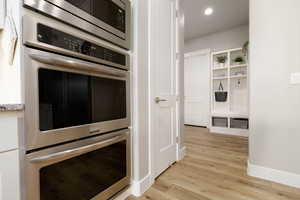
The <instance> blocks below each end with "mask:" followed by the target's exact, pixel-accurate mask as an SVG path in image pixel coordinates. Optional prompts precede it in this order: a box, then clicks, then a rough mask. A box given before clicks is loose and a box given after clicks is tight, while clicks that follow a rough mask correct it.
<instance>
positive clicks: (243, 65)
mask: <svg viewBox="0 0 300 200" xmlns="http://www.w3.org/2000/svg"><path fill="white" fill-rule="evenodd" d="M247 66H248V65H247V64H241V65H231V66H230V69H236V68H243V67H247Z"/></svg>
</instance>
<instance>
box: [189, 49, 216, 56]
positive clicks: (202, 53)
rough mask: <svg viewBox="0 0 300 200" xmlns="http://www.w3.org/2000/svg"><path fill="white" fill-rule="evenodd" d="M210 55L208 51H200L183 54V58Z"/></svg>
mask: <svg viewBox="0 0 300 200" xmlns="http://www.w3.org/2000/svg"><path fill="white" fill-rule="evenodd" d="M210 53H211V50H210V49H201V50H197V51H192V52H188V53H185V54H184V58H188V57H193V56H199V55H206V54H210Z"/></svg>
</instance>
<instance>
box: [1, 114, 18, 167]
mask: <svg viewBox="0 0 300 200" xmlns="http://www.w3.org/2000/svg"><path fill="white" fill-rule="evenodd" d="M18 120H19V119H18V116H16V115H15V114H1V115H0V153H1V152H7V151H11V150H15V149H17V148H18V143H19V139H18V123H19V122H18ZM1 164H2V163H1Z"/></svg>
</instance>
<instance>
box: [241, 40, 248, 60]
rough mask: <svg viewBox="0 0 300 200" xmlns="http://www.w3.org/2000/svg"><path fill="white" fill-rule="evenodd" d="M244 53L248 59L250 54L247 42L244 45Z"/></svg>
mask: <svg viewBox="0 0 300 200" xmlns="http://www.w3.org/2000/svg"><path fill="white" fill-rule="evenodd" d="M242 52H243V54H244V56H245V57H246V58H248V53H249V41H247V42H245V44H244V45H243V49H242Z"/></svg>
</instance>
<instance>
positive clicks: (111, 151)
mask: <svg viewBox="0 0 300 200" xmlns="http://www.w3.org/2000/svg"><path fill="white" fill-rule="evenodd" d="M101 3H102V4H101ZM84 6H85V7H84ZM75 7H76V8H75ZM87 7H89V8H87ZM99 7H100V8H99ZM29 8H30V9H29ZM49 9H50V10H51V11H53V12H54V13H55V14H56V15H57V16H52V15H53V13H52V12H48V13H47V15H43V14H42V13H44V12H47V11H49ZM24 10H25V12H24V13H25V14H24V16H23V44H24V46H23V55H24V56H23V58H24V59H23V61H24V91H25V92H24V97H25V138H24V139H25V143H24V144H25V150H26V155H25V165H24V167H25V169H24V176H23V177H24V181H25V182H26V184H25V185H26V189H25V190H24V191H25V192H24V198H25V199H26V200H53V199H55V200H98V199H101V200H102V199H103V200H104V199H109V198H110V197H112V196H113V195H115V194H116V193H117V192H119V191H120V190H122V189H123V188H125V187H126V186H128V185H129V184H130V175H131V173H130V172H131V153H130V151H131V145H130V138H131V136H130V130H129V126H130V124H131V121H130V118H131V116H130V75H129V74H130V72H129V70H130V57H129V55H128V54H127V53H126V51H125V50H119V48H117V47H114V46H113V45H109V44H108V43H107V42H106V41H102V40H101V39H100V38H103V39H106V40H108V41H111V42H112V43H114V44H117V45H119V46H122V47H124V48H129V46H128V44H129V41H130V40H129V38H130V37H129V35H130V34H129V28H128V26H129V24H128V23H130V21H128V20H130V17H129V16H127V15H130V4H129V2H127V1H121V0H98V1H96V0H94V1H92V0H90V1H87V0H86V1H84V0H78V1H72V0H30V1H29V0H24ZM58 10H59V12H58ZM79 10H81V11H80V12H79ZM36 11H40V12H36ZM66 12H67V13H68V14H66ZM103 12H104V13H103ZM83 13H85V14H83ZM70 15H72V17H73V18H69V17H70ZM49 16H52V17H55V18H52V17H49ZM79 16H80V17H79ZM75 18H78V19H77V21H76V20H75ZM57 19H59V20H57ZM68 20H69V21H68ZM80 20H81V21H80ZM82 20H83V21H84V22H83V21H82ZM66 21H68V23H64V22H66ZM70 24H72V25H73V26H70ZM78 26H80V28H81V29H85V31H82V30H81V29H78V28H77V27H78ZM92 27H94V28H92ZM100 29H101V30H100ZM89 33H93V34H89ZM94 35H97V36H98V38H97V37H94ZM116 37H117V39H116Z"/></svg>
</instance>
